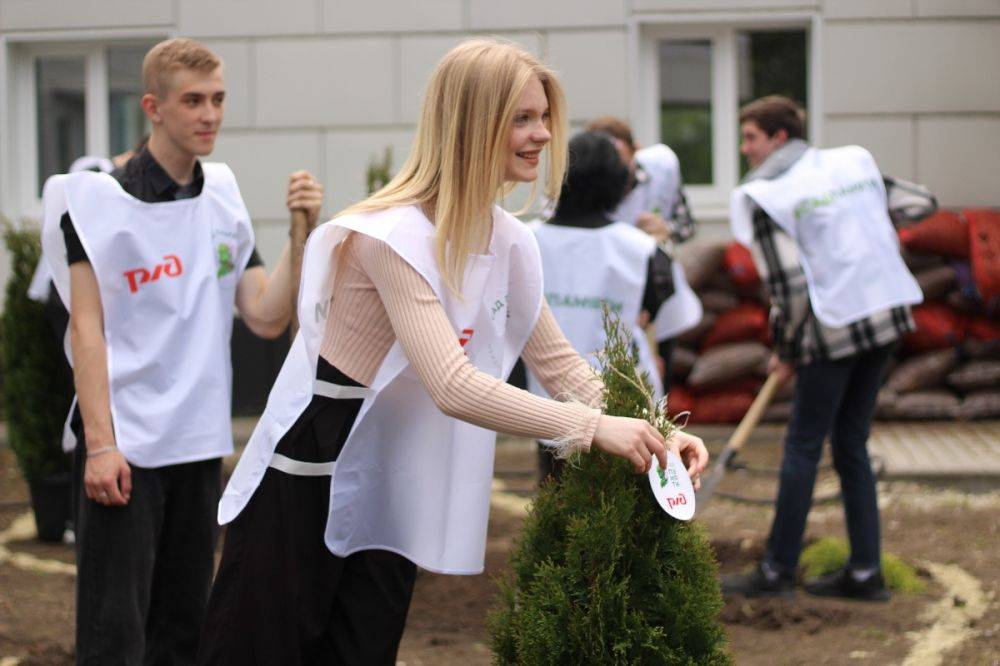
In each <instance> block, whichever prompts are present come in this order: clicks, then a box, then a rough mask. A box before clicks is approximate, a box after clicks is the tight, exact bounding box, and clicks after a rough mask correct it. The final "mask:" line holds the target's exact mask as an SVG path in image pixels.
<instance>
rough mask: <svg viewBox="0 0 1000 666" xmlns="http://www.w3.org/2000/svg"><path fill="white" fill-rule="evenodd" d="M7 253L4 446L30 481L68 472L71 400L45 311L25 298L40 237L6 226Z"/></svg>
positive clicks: (60, 351)
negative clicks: (66, 432)
mask: <svg viewBox="0 0 1000 666" xmlns="http://www.w3.org/2000/svg"><path fill="white" fill-rule="evenodd" d="M4 242H5V243H6V245H7V250H8V251H9V252H10V260H11V272H10V278H9V279H8V281H7V288H6V298H5V300H4V310H3V316H2V317H0V328H2V336H0V337H2V344H3V367H4V374H3V390H4V399H5V413H6V416H7V440H8V442H9V443H10V447H11V449H12V450H13V451H14V455H15V456H16V457H17V462H18V465H19V466H20V468H21V472H22V473H23V474H24V476H25V478H26V479H28V480H29V481H32V480H38V479H42V478H44V477H46V476H49V475H52V474H58V473H60V472H66V471H69V466H70V465H69V458H68V456H66V455H65V454H64V453H63V451H62V444H61V443H62V428H63V423H65V420H66V414H67V413H68V412H69V402H70V399H71V397H72V390H70V388H69V385H68V382H71V380H70V379H68V378H67V376H66V371H65V369H64V365H63V363H64V361H63V348H62V343H61V341H59V340H56V336H55V333H54V332H53V331H52V327H51V326H50V324H49V322H48V320H47V319H46V317H45V306H44V305H42V304H41V303H36V302H35V301H33V300H31V299H30V298H28V285H29V284H30V283H31V276H32V274H33V273H34V270H35V266H36V265H37V264H38V257H39V254H40V252H41V247H40V244H39V240H38V232H37V231H30V230H19V229H15V228H14V227H13V226H12V225H7V227H6V229H5V231H4Z"/></svg>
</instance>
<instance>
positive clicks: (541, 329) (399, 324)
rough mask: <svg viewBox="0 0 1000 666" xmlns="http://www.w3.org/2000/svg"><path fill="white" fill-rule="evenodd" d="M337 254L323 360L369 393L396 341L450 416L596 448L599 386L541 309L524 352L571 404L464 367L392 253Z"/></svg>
mask: <svg viewBox="0 0 1000 666" xmlns="http://www.w3.org/2000/svg"><path fill="white" fill-rule="evenodd" d="M337 251H338V252H339V253H340V256H339V257H338V273H337V277H336V283H337V288H336V289H335V290H334V292H335V293H334V298H333V302H332V303H331V307H330V315H329V317H328V319H327V328H326V334H325V336H324V340H323V345H322V347H321V351H320V353H321V354H322V355H323V358H324V359H326V360H327V361H329V362H330V363H331V364H332V365H334V366H335V367H337V368H339V369H340V371H341V372H343V373H344V374H346V375H347V376H349V377H351V378H352V379H354V380H355V381H358V382H359V383H361V384H364V385H366V386H367V385H370V384H371V382H372V381H373V380H374V377H375V374H376V372H377V371H378V368H379V366H380V365H381V363H382V361H383V359H384V358H385V355H386V354H387V353H388V352H389V348H390V347H391V346H392V343H393V341H394V340H396V339H398V340H399V342H400V345H401V346H402V347H403V351H404V352H405V353H406V356H407V358H408V359H409V361H410V364H411V365H412V366H413V369H414V370H415V371H416V373H417V376H418V377H419V378H420V380H421V382H422V383H423V384H424V386H425V387H426V388H427V392H428V393H429V394H430V396H431V398H432V399H433V400H434V403H435V404H436V405H437V406H438V408H439V409H441V411H442V412H444V413H445V414H447V415H449V416H452V417H454V418H457V419H461V420H463V421H468V422H469V423H473V424H475V425H478V426H481V427H483V428H489V429H490V430H496V431H498V432H504V433H508V434H512V435H519V436H523V437H535V438H539V439H563V440H567V439H568V440H571V441H572V442H573V444H574V445H575V446H578V447H580V448H584V449H586V448H589V446H590V443H591V441H592V440H593V437H594V431H595V430H596V429H597V421H598V418H599V416H600V411H599V410H598V409H595V408H593V407H586V406H584V405H582V404H578V403H577V402H576V401H579V402H582V403H585V404H586V405H596V404H597V403H598V402H599V400H600V397H601V391H602V388H603V387H602V386H601V383H600V381H599V380H598V379H597V378H596V377H595V375H594V373H593V371H592V370H591V368H590V366H589V364H588V363H587V362H586V361H585V360H583V359H582V358H581V357H580V355H579V354H577V353H576V352H575V351H574V350H573V348H572V347H571V346H570V344H569V342H568V341H567V340H566V338H565V336H563V334H562V331H560V330H559V326H558V324H557V323H556V321H555V318H554V317H553V316H552V312H551V311H550V310H549V308H548V305H547V304H543V307H542V312H541V315H540V316H539V320H538V323H537V324H536V325H535V328H534V329H533V330H532V333H531V336H530V338H529V340H528V342H527V345H526V346H525V349H524V359H525V363H526V364H527V365H528V367H529V368H530V369H531V370H532V372H534V373H535V376H537V377H538V378H539V380H540V381H541V382H542V384H543V386H545V388H546V390H547V391H549V392H550V393H551V394H552V395H556V396H559V397H560V398H565V397H570V396H572V397H573V398H574V399H575V401H574V402H558V401H555V400H548V399H545V398H539V397H538V396H535V395H532V394H531V393H528V392H527V391H522V390H520V389H517V388H514V387H513V386H511V385H510V384H507V383H506V382H503V381H501V380H499V379H497V378H495V377H492V376H490V375H487V374H486V373H483V372H480V371H479V370H477V369H476V367H475V366H474V365H472V363H471V362H470V361H469V359H468V357H466V355H465V353H464V352H463V351H462V348H461V346H460V345H459V343H458V339H457V337H456V336H455V331H454V329H453V328H452V325H451V322H450V321H449V320H448V316H447V314H446V313H445V311H444V308H443V307H442V306H441V303H440V301H439V300H438V299H437V297H436V296H435V295H434V291H433V290H432V289H431V287H430V285H429V284H427V282H426V280H424V279H423V277H421V276H420V274H419V273H417V271H416V270H414V269H413V267H411V266H410V265H409V264H407V263H406V261H405V260H403V258H402V257H400V256H399V255H398V254H396V253H395V252H394V251H393V250H392V249H391V248H390V247H389V246H388V245H387V244H385V243H383V242H382V241H379V240H376V239H374V238H371V237H370V236H366V235H364V234H357V233H354V234H351V235H350V237H348V239H347V240H346V241H345V242H344V243H342V244H341V245H340V246H339V247H338V249H337Z"/></svg>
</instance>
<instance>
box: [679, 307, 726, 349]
mask: <svg viewBox="0 0 1000 666" xmlns="http://www.w3.org/2000/svg"><path fill="white" fill-rule="evenodd" d="M717 318H718V315H717V314H715V313H714V312H708V311H707V310H706V311H705V314H703V315H702V317H701V321H700V322H698V325H697V326H695V327H694V328H692V329H690V330H688V331H684V332H683V333H681V334H680V335H679V336H677V342H679V343H681V344H684V345H694V346H698V344H699V343H700V342H701V339H702V338H703V337H705V336H706V335H708V332H709V331H711V330H712V327H713V326H715V320H716V319H717Z"/></svg>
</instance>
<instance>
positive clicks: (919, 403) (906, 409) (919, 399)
mask: <svg viewBox="0 0 1000 666" xmlns="http://www.w3.org/2000/svg"><path fill="white" fill-rule="evenodd" d="M961 406H962V401H961V400H959V399H958V396H956V395H955V394H953V393H950V392H949V391H944V390H940V389H938V390H933V391H916V392H914V393H906V394H904V395H901V396H899V397H897V398H896V401H895V402H894V404H893V405H892V409H891V410H890V413H891V418H894V419H957V418H958V415H959V413H960V412H961Z"/></svg>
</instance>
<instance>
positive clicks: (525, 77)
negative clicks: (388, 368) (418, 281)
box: [338, 39, 566, 293]
mask: <svg viewBox="0 0 1000 666" xmlns="http://www.w3.org/2000/svg"><path fill="white" fill-rule="evenodd" d="M532 76H537V77H538V79H539V80H540V81H541V83H542V87H543V88H544V89H545V95H546V97H547V98H548V104H549V123H550V125H549V131H550V133H551V135H552V138H551V140H550V142H549V146H548V150H549V155H548V174H547V177H546V180H545V190H544V192H545V194H546V196H548V197H549V198H550V199H553V200H554V199H555V198H556V197H558V195H559V190H560V187H561V186H562V181H563V174H564V172H565V169H566V126H565V125H566V114H565V110H564V109H565V101H564V98H563V92H562V88H561V87H560V85H559V82H558V81H557V80H556V78H555V75H554V74H553V73H552V71H551V70H550V69H549V68H547V67H546V66H544V65H543V64H541V63H540V62H539V61H538V59H537V58H535V57H534V56H533V55H531V54H530V53H528V52H527V51H525V50H524V49H522V48H519V47H517V46H515V45H513V44H510V43H507V42H502V41H499V40H496V39H470V40H467V41H464V42H462V43H461V44H459V45H458V46H456V47H455V48H453V49H452V50H451V51H449V52H448V54H447V55H445V57H444V58H443V59H442V60H441V62H440V63H438V66H437V68H436V69H435V70H434V73H433V74H432V75H431V78H430V82H429V83H428V86H427V91H426V93H425V94H424V102H423V110H422V111H421V115H420V122H419V124H418V126H417V134H416V137H415V139H414V141H413V147H412V149H411V150H410V156H409V157H408V158H407V160H406V162H405V163H404V164H403V167H402V168H401V169H400V171H399V173H398V174H397V175H396V176H395V177H394V178H393V179H392V180H391V181H389V183H388V184H386V186H385V187H383V188H382V189H380V190H379V191H377V192H375V193H374V194H372V195H371V196H370V197H368V198H367V199H365V200H364V201H361V202H359V203H356V204H354V205H353V206H350V207H348V208H347V209H345V210H344V211H342V212H341V213H340V214H339V215H338V217H339V216H340V215H348V214H352V213H365V212H371V211H378V210H383V209H386V208H390V207H393V206H400V205H414V204H416V205H419V206H421V207H422V208H423V209H424V210H425V211H428V212H431V211H432V212H433V222H434V225H435V228H436V255H437V262H438V266H439V267H440V268H441V272H442V276H443V277H444V282H445V284H446V285H447V286H448V288H449V289H450V290H452V292H454V293H461V290H462V277H463V276H464V274H465V267H466V263H467V259H468V255H469V254H471V253H473V252H475V251H480V250H481V249H482V248H485V246H486V244H487V243H488V240H489V236H490V232H491V228H492V208H493V204H494V203H495V202H496V201H497V198H498V197H500V196H501V195H503V194H506V193H508V192H509V191H510V190H511V189H513V186H514V184H513V183H509V182H506V181H505V176H504V172H505V164H506V158H507V141H508V137H509V136H510V132H511V129H512V127H513V119H514V112H515V111H516V110H517V104H518V102H519V101H520V98H521V94H522V92H523V91H524V89H525V88H526V87H527V85H528V83H529V82H530V81H531V77H532ZM536 187H537V186H536V185H535V184H533V185H532V198H533V197H534V194H535V191H536Z"/></svg>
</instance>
